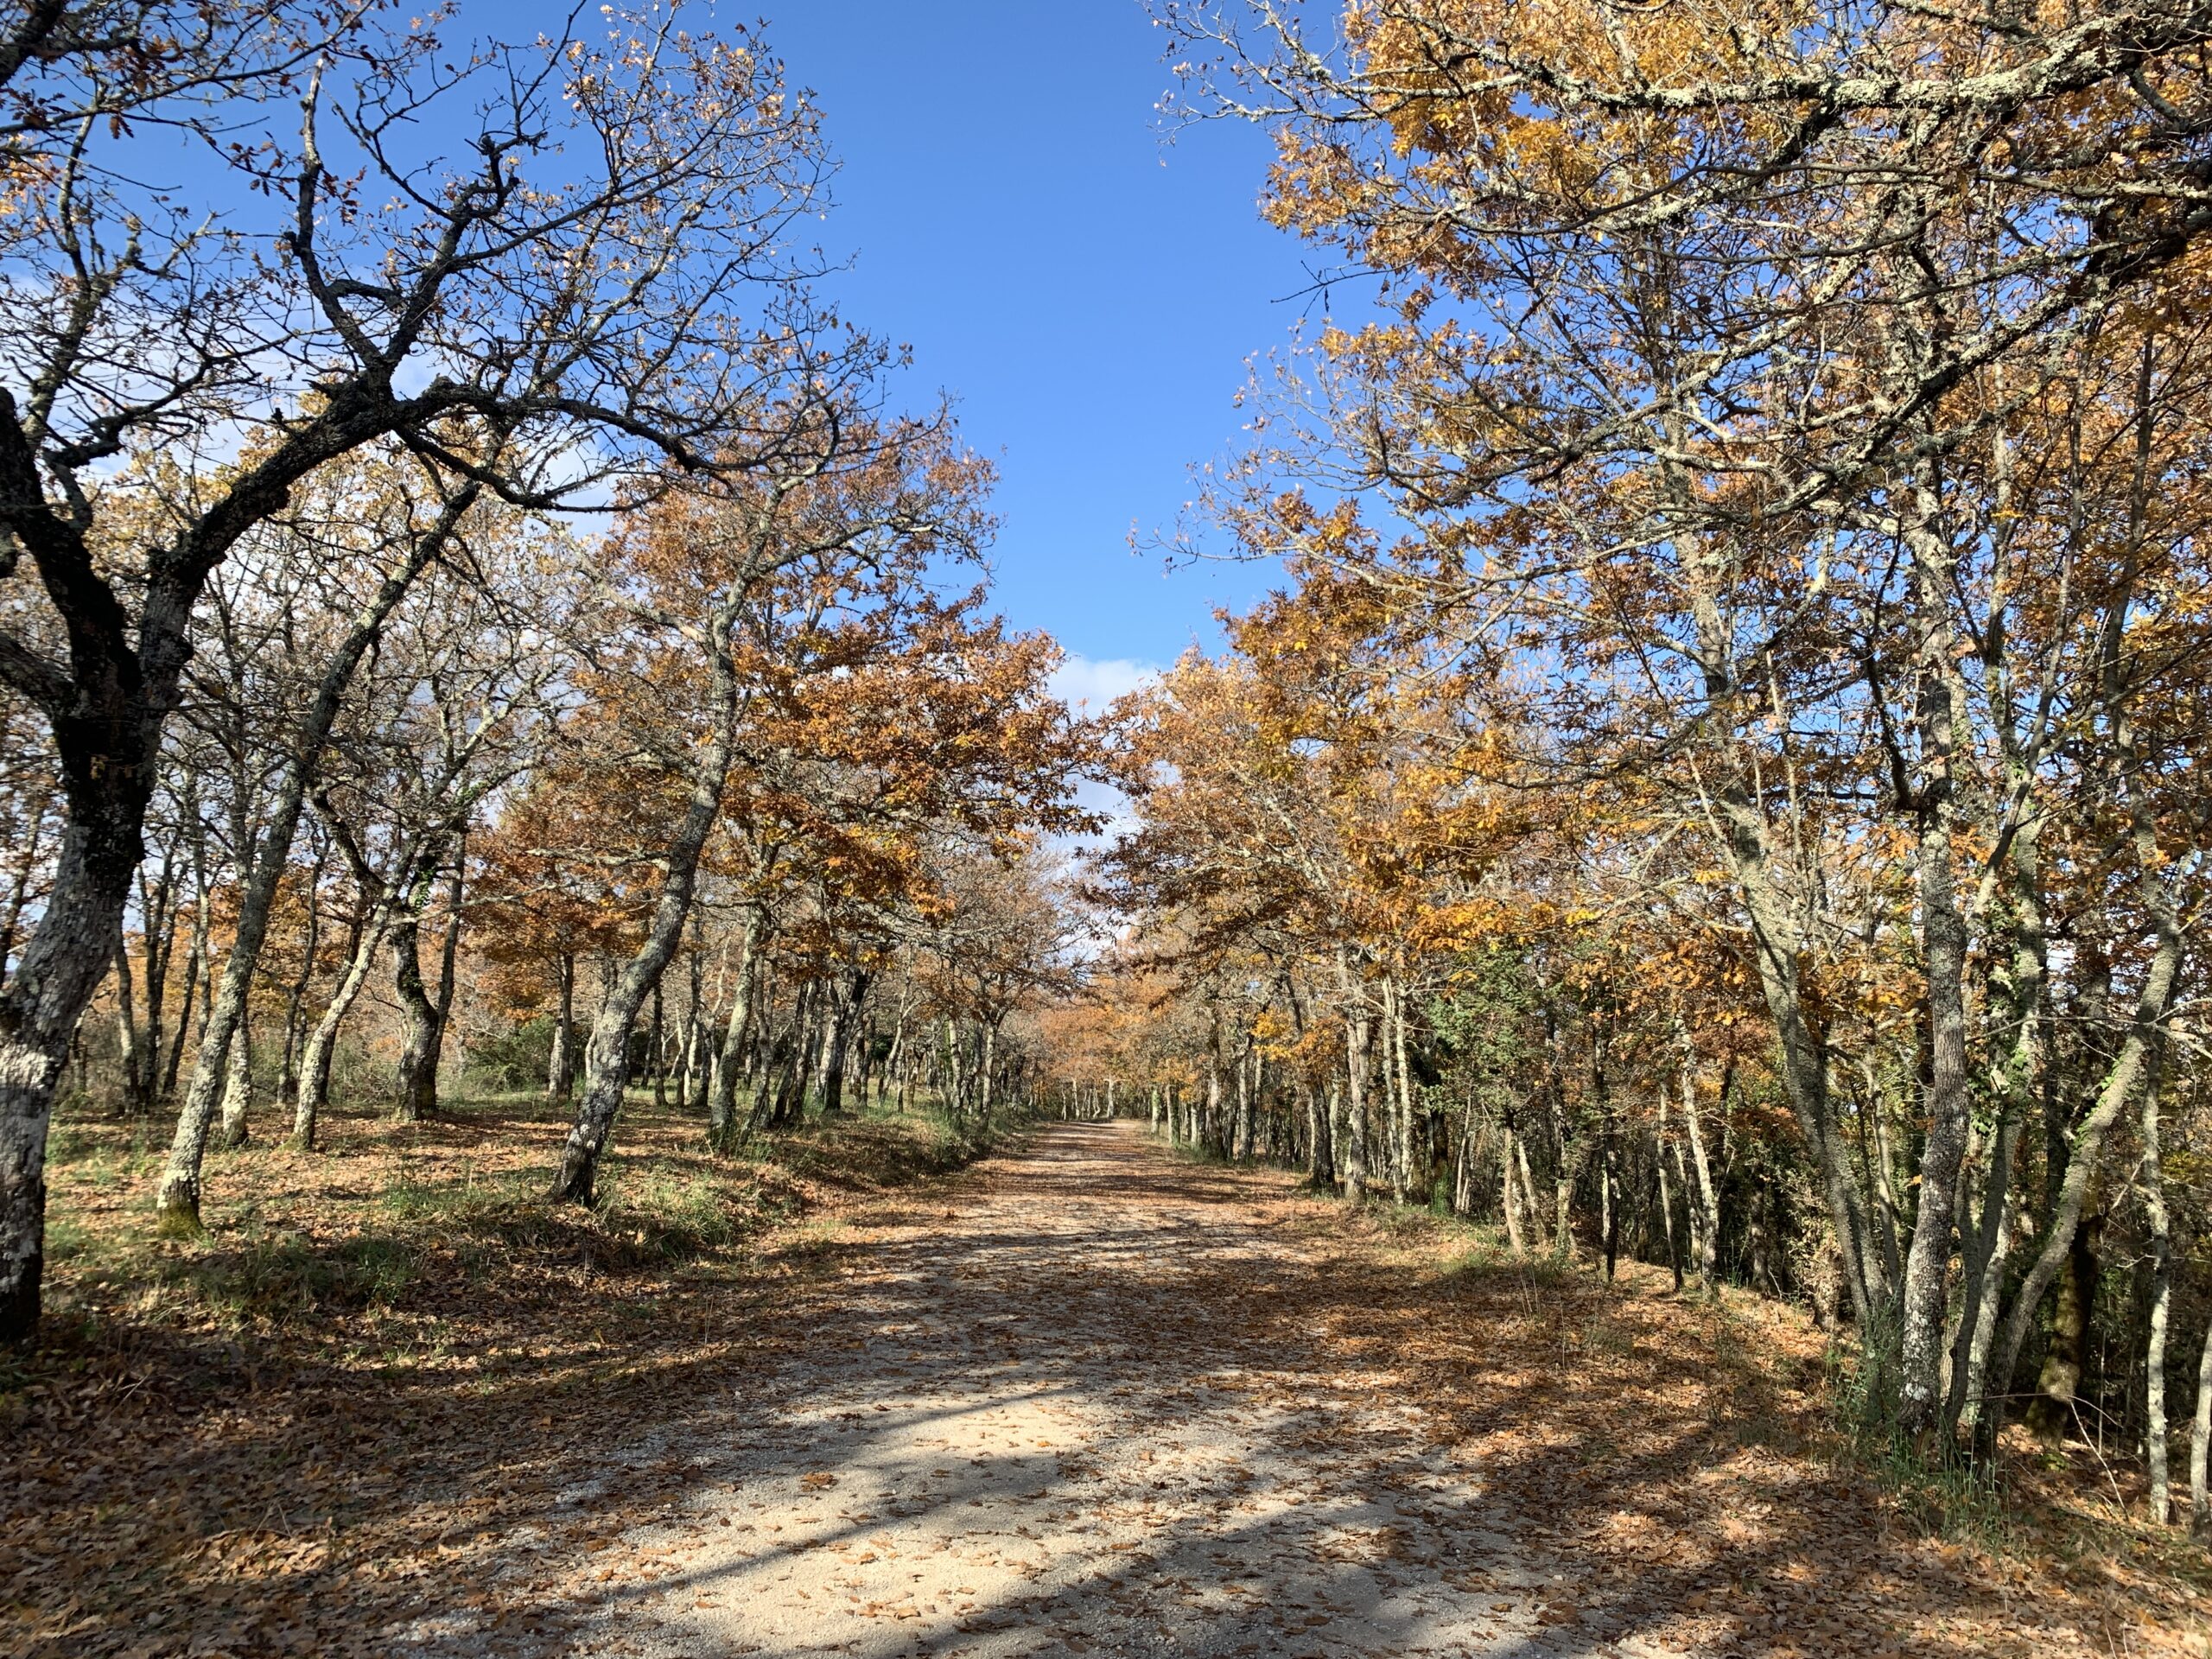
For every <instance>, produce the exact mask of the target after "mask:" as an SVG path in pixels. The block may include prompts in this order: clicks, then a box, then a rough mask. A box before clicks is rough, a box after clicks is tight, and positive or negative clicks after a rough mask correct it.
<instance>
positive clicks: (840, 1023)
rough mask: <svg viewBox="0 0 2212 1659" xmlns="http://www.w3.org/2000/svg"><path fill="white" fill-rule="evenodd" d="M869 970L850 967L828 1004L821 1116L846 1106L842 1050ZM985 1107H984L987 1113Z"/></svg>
mask: <svg viewBox="0 0 2212 1659" xmlns="http://www.w3.org/2000/svg"><path fill="white" fill-rule="evenodd" d="M867 995H868V972H867V970H866V969H859V968H855V969H853V976H852V979H851V981H850V982H849V984H848V985H847V986H846V988H845V994H844V995H843V996H842V997H840V998H838V999H836V1001H834V1002H832V1004H831V1005H830V1010H829V1036H828V1037H827V1038H826V1039H824V1040H825V1041H826V1043H827V1044H828V1051H827V1052H826V1053H825V1055H824V1057H823V1068H822V1115H823V1116H824V1117H835V1116H837V1114H839V1113H840V1112H842V1111H843V1110H844V1109H845V1052H846V1050H847V1049H849V1047H851V1046H852V1038H853V1028H854V1026H855V1022H856V1021H857V1020H859V1018H860V1008H861V999H862V998H864V997H866V996H867ZM985 1110H986V1112H987V1113H988V1106H987V1107H986V1108H985Z"/></svg>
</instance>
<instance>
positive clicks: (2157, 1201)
mask: <svg viewBox="0 0 2212 1659" xmlns="http://www.w3.org/2000/svg"><path fill="white" fill-rule="evenodd" d="M2158 1128H2159V1124H2158V1078H2156V1077H2153V1078H2152V1080H2151V1082H2150V1084H2148V1085H2147V1086H2146V1087H2145V1089H2144V1090H2143V1211H2144V1215H2145V1218H2146V1219H2147V1220H2148V1221H2149V1223H2150V1226H2151V1312H2150V1330H2149V1332H2147V1333H2146V1335H2145V1341H2144V1344H2143V1414H2144V1419H2145V1427H2144V1440H2145V1461H2146V1462H2147V1463H2148V1464H2149V1465H2150V1471H2149V1472H2150V1477H2151V1518H2152V1520H2153V1521H2155V1522H2158V1525H2160V1526H2162V1527H2163V1526H2164V1525H2165V1524H2166V1522H2168V1521H2170V1520H2171V1519H2172V1516H2173V1488H2172V1485H2171V1479H2170V1477H2169V1475H2168V1473H2167V1469H2166V1453H2167V1446H2166V1325H2167V1322H2168V1321H2169V1320H2170V1319H2171V1318H2172V1314H2173V1298H2174V1258H2173V1238H2172V1228H2171V1224H2170V1219H2169V1217H2168V1216H2167V1213H2166V1178H2165V1171H2164V1166H2163V1164H2162V1161H2161V1158H2160V1154H2159V1146H2158Z"/></svg>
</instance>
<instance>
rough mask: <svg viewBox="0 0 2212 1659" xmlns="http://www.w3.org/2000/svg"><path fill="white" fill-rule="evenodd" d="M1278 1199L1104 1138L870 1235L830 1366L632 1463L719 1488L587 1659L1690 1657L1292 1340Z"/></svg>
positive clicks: (787, 1363)
mask: <svg viewBox="0 0 2212 1659" xmlns="http://www.w3.org/2000/svg"><path fill="white" fill-rule="evenodd" d="M1283 1191H1284V1184H1283V1183H1281V1181H1279V1180H1276V1179H1272V1178H1268V1177H1255V1176H1252V1175H1250V1174H1232V1173H1227V1172H1217V1171H1213V1170H1210V1169H1206V1168H1205V1167H1202V1166H1190V1165H1185V1164H1183V1163H1181V1162H1179V1161H1178V1160H1173V1159H1172V1158H1170V1157H1169V1156H1168V1155H1167V1154H1164V1153H1163V1152H1162V1151H1160V1149H1158V1148H1157V1147H1156V1146H1154V1144H1153V1143H1152V1142H1151V1141H1148V1140H1147V1137H1146V1136H1145V1135H1143V1134H1142V1133H1141V1130H1140V1129H1139V1128H1136V1127H1135V1126H1133V1125H1127V1124H1119V1125H1081V1126H1070V1127H1065V1128H1054V1129H1052V1130H1049V1131H1046V1132H1045V1133H1043V1134H1041V1135H1039V1136H1037V1137H1036V1138H1035V1139H1034V1140H1033V1141H1032V1143H1031V1144H1030V1146H1029V1147H1028V1148H1027V1150H1026V1151H1024V1152H1022V1153H1020V1154H1016V1155H1013V1156H1009V1157H1006V1158H1002V1159H1000V1160H995V1161H994V1162H993V1163H991V1164H989V1165H987V1166H984V1167H983V1168H982V1169H981V1170H980V1171H978V1172H976V1173H973V1174H971V1175H970V1176H969V1177H968V1178H967V1179H965V1180H963V1183H962V1185H961V1188H960V1192H959V1197H958V1198H957V1201H956V1202H953V1203H951V1204H950V1205H946V1206H942V1207H932V1208H931V1209H929V1210H927V1211H925V1212H922V1213H915V1212H913V1211H911V1210H910V1211H906V1212H904V1213H894V1214H892V1215H888V1216H884V1217H878V1218H876V1223H875V1224H874V1227H873V1228H872V1231H873V1233H874V1237H873V1241H872V1244H871V1248H869V1249H868V1250H867V1251H866V1253H865V1255H864V1257H863V1259H864V1260H865V1261H867V1262H869V1263H871V1264H872V1265H870V1266H868V1267H865V1268H857V1269H855V1270H852V1271H851V1272H850V1273H849V1276H847V1277H845V1278H844V1279H843V1280H842V1282H841V1283H839V1284H837V1285H836V1287H835V1290H836V1295H835V1297H834V1300H831V1301H829V1302H826V1303H825V1305H824V1307H823V1313H822V1319H823V1322H822V1323H821V1325H819V1327H818V1328H817V1331H816V1332H814V1333H813V1339H810V1340H809V1341H808V1342H806V1343H804V1344H801V1345H800V1349H799V1351H798V1352H797V1353H795V1354H791V1355H790V1356H788V1357H785V1358H784V1359H783V1360H782V1362H781V1363H779V1364H777V1365H776V1366H775V1367H774V1368H773V1370H772V1371H770V1372H769V1373H767V1374H766V1375H760V1376H750V1377H746V1378H741V1379H735V1380H734V1387H733V1389H732V1392H731V1395H730V1396H729V1404H728V1413H727V1416H726V1418H725V1419H724V1420H723V1421H720V1422H716V1421H713V1419H712V1417H711V1416H709V1417H702V1418H694V1419H693V1420H691V1421H688V1422H687V1423H685V1424H684V1425H683V1427H681V1428H680V1429H677V1430H674V1431H671V1434H670V1435H669V1436H667V1437H665V1438H664V1439H663V1440H660V1441H658V1442H657V1443H656V1444H653V1445H652V1446H645V1447H635V1446H633V1447H631V1448H628V1451H629V1453H630V1455H631V1457H632V1459H639V1458H646V1457H650V1458H652V1459H655V1460H658V1462H659V1463H660V1464H661V1465H663V1466H665V1464H666V1463H667V1461H668V1460H669V1459H671V1458H676V1459H683V1460H685V1461H688V1462H690V1463H691V1464H692V1465H694V1466H695V1467H696V1471H697V1473H696V1483H695V1484H694V1485H693V1487H692V1491H691V1493H690V1498H689V1501H688V1502H686V1503H684V1504H683V1506H682V1507H681V1509H680V1510H677V1511H676V1512H673V1513H671V1515H670V1516H669V1517H668V1520H667V1522H666V1523H665V1524H664V1525H662V1526H658V1527H655V1528H652V1529H649V1530H646V1531H644V1532H639V1533H634V1534H632V1535H631V1536H630V1537H629V1538H628V1539H626V1541H624V1543H623V1544H621V1545H620V1546H618V1547H617V1548H616V1549H615V1550H611V1551H608V1552H607V1553H606V1556H607V1564H606V1565H605V1566H604V1567H601V1569H600V1571H599V1577H600V1579H601V1580H605V1581H607V1585H608V1587H609V1589H610V1590H611V1591H612V1593H610V1594H608V1595H607V1599H606V1600H605V1602H604V1603H603V1604H602V1605H601V1612H600V1615H599V1618H598V1620H597V1625H596V1635H595V1637H594V1639H593V1640H592V1641H591V1643H589V1645H588V1649H587V1650H588V1651H590V1652H593V1653H600V1654H608V1655H612V1654H615V1653H620V1652H625V1651H629V1652H644V1653H647V1654H657V1655H685V1656H689V1655H709V1654H712V1655H721V1654H749V1653H758V1654H767V1655H778V1656H781V1655H803V1654H830V1653H836V1654H850V1655H856V1656H893V1655H899V1656H905V1655H931V1656H939V1655H941V1656H951V1655H972V1656H976V1659H982V1656H998V1655H1014V1654H1058V1653H1077V1654H1080V1653H1085V1652H1094V1651H1095V1652H1097V1653H1100V1654H1149V1653H1177V1654H1198V1655H1213V1654H1223V1655H1232V1654H1233V1655H1243V1654H1253V1655H1258V1654H1265V1655H1301V1654H1312V1655H1320V1654H1331V1655H1340V1654H1351V1653H1370V1654H1378V1655H1380V1654H1415V1653H1436V1654H1491V1653H1497V1654H1509V1653H1510V1654H1527V1653H1534V1652H1543V1653H1557V1654H1575V1653H1594V1652H1597V1651H1599V1650H1600V1649H1602V1650H1604V1651H1606V1652H1621V1653H1638V1652H1642V1653H1658V1652H1662V1651H1665V1649H1660V1648H1657V1647H1654V1646H1647V1645H1639V1644H1637V1643H1636V1642H1635V1640H1634V1638H1633V1637H1630V1638H1629V1643H1628V1645H1625V1646H1620V1645H1615V1644H1614V1640H1613V1639H1611V1638H1616V1637H1617V1636H1618V1633H1616V1632H1609V1631H1608V1630H1605V1629H1604V1628H1603V1621H1602V1618H1601V1619H1600V1620H1599V1622H1598V1623H1595V1624H1586V1623H1585V1622H1584V1619H1583V1618H1582V1617H1581V1616H1580V1613H1579V1612H1577V1613H1569V1612H1567V1611H1566V1604H1567V1602H1568V1600H1570V1599H1571V1598H1572V1586H1567V1585H1565V1584H1564V1583H1563V1581H1562V1580H1558V1579H1555V1578H1554V1576H1553V1571H1552V1569H1550V1568H1548V1567H1545V1566H1544V1565H1543V1564H1542V1563H1541V1562H1539V1561H1537V1560H1533V1559H1532V1558H1531V1557H1530V1556H1529V1555H1528V1554H1526V1553H1525V1552H1524V1551H1522V1550H1521V1549H1518V1548H1516V1545H1515V1544H1514V1542H1513V1541H1512V1540H1511V1538H1510V1536H1508V1535H1506V1534H1505V1532H1504V1531H1503V1517H1502V1516H1498V1515H1496V1514H1494V1513H1492V1511H1491V1510H1490V1509H1489V1508H1488V1507H1486V1504H1485V1500H1484V1495H1483V1491H1482V1487H1481V1481H1480V1478H1479V1477H1480V1471H1478V1470H1477V1469H1473V1468H1471V1467H1467V1466H1465V1465H1463V1464H1460V1463H1458V1462H1455V1461H1454V1460H1453V1459H1452V1455H1451V1453H1450V1452H1448V1450H1447V1449H1446V1447H1444V1446H1440V1445H1439V1444H1436V1443H1435V1442H1434V1440H1433V1438H1432V1436H1431V1434H1430V1433H1428V1432H1427V1426H1426V1424H1425V1421H1424V1418H1423V1414H1422V1413H1421V1409H1420V1408H1418V1407H1417V1406H1415V1405H1414V1404H1412V1403H1410V1402H1406V1401H1404V1400H1402V1399H1400V1398H1397V1397H1394V1393H1393V1391H1392V1390H1390V1389H1387V1388H1384V1387H1383V1386H1381V1379H1380V1378H1379V1377H1378V1376H1375V1375H1371V1374H1369V1373H1366V1372H1364V1371H1363V1370H1361V1369H1359V1368H1358V1367H1357V1365H1356V1364H1355V1365H1351V1366H1347V1365H1346V1364H1345V1363H1344V1357H1343V1355H1342V1354H1341V1353H1339V1352H1338V1351H1337V1350H1336V1348H1335V1347H1334V1346H1333V1345H1332V1344H1329V1343H1326V1342H1324V1341H1319V1340H1316V1341H1312V1342H1299V1341H1296V1340H1287V1339H1286V1338H1287V1336H1290V1337H1294V1336H1295V1335H1296V1334H1297V1332H1299V1331H1300V1329H1301V1327H1300V1325H1299V1324H1298V1320H1299V1319H1301V1318H1302V1319H1306V1320H1308V1322H1310V1323H1313V1325H1315V1326H1316V1328H1314V1329H1313V1330H1312V1331H1311V1332H1309V1333H1308V1334H1310V1335H1311V1336H1313V1337H1314V1338H1321V1337H1325V1336H1326V1335H1327V1334H1328V1332H1327V1331H1326V1330H1325V1324H1326V1321H1327V1319H1328V1318H1329V1303H1328V1300H1327V1299H1326V1298H1316V1297H1314V1296H1313V1295H1312V1294H1311V1291H1312V1288H1313V1287H1312V1285H1311V1283H1310V1281H1311V1279H1312V1276H1313V1274H1314V1273H1315V1271H1316V1270H1317V1269H1316V1263H1315V1262H1314V1261H1313V1259H1312V1257H1311V1255H1310V1254H1309V1250H1308V1249H1307V1248H1306V1246H1304V1245H1301V1244H1300V1243H1299V1242H1297V1241H1296V1240H1295V1239H1294V1238H1293V1237H1292V1236H1290V1234H1291V1232H1292V1231H1293V1229H1292V1228H1291V1227H1290V1225H1289V1218H1290V1215H1291V1209H1292V1207H1291V1206H1289V1205H1270V1204H1269V1203H1268V1202H1267V1200H1268V1198H1270V1197H1271V1196H1273V1197H1276V1198H1280V1197H1281V1195H1282V1193H1283ZM1321 1356H1328V1358H1326V1359H1324V1358H1322V1357H1321ZM613 1478H617V1479H619V1478H620V1477H619V1476H617V1477H613ZM574 1496H575V1498H576V1499H577V1500H578V1501H580V1502H583V1501H589V1500H590V1498H591V1497H593V1496H594V1494H593V1493H591V1492H589V1491H579V1492H577V1493H575V1494H574Z"/></svg>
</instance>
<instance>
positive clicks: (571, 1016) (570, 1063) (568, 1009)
mask: <svg viewBox="0 0 2212 1659" xmlns="http://www.w3.org/2000/svg"><path fill="white" fill-rule="evenodd" d="M554 973H555V975H556V984H557V986H558V987H559V992H560V1003H559V1006H558V1008H557V1010H556V1013H555V1014H554V1017H553V1048H552V1052H550V1054H548V1055H547V1056H546V1060H545V1098H546V1099H548V1100H566V1099H567V1098H568V1097H569V1095H570V1094H572V1093H573V1092H575V1085H576V1058H575V1047H576V1039H575V1031H576V953H575V951H573V950H563V952H562V953H561V957H560V961H559V962H558V963H556V966H555V968H554Z"/></svg>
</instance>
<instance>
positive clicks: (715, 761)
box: [550, 611, 737, 1204]
mask: <svg viewBox="0 0 2212 1659" xmlns="http://www.w3.org/2000/svg"><path fill="white" fill-rule="evenodd" d="M730 616H734V611H733V612H731V613H729V614H728V616H725V617H723V618H719V619H718V620H717V622H716V626H715V630H714V632H715V638H716V639H727V636H728V629H729V617H730ZM714 678H715V696H714V721H715V725H714V737H713V740H712V741H710V742H709V744H708V746H707V747H706V750H705V751H704V753H702V754H701V755H700V756H699V757H698V760H696V765H695V770H694V771H693V772H692V776H691V780H690V799H689V800H688V802H687V803H686V804H685V807H684V812H683V818H682V820H681V821H680V822H679V823H677V828H676V832H675V834H674V835H673V836H671V839H670V842H669V846H668V849H667V863H666V866H665V871H666V873H665V874H664V876H663V878H662V880H661V889H660V895H659V897H658V899H655V900H654V903H653V911H652V920H651V922H650V923H649V924H648V925H647V926H646V929H645V938H644V939H643V940H642V941H641V942H640V943H639V946H638V950H637V952H636V954H635V955H633V956H632V957H631V958H630V960H629V963H627V964H626V966H625V967H624V968H623V969H622V972H621V974H620V976H619V977H618V978H617V979H616V981H615V982H614V983H613V985H611V986H609V987H608V989H607V1001H606V1002H605V1004H604V1005H603V1006H602V1007H601V1009H600V1014H599V1018H598V1020H596V1021H595V1022H594V1026H593V1028H592V1033H591V1042H590V1044H589V1046H588V1047H587V1048H586V1050H585V1052H584V1065H585V1077H584V1091H583V1098H582V1101H581V1102H580V1103H578V1105H577V1108H576V1121H575V1124H574V1126H573V1127H572V1128H570V1129H569V1138H568V1141H567V1143H566V1145H565V1146H564V1147H563V1148H562V1153H561V1164H560V1167H559V1169H558V1170H557V1171H556V1173H555V1174H554V1177H553V1186H552V1192H551V1194H550V1196H551V1197H552V1198H554V1199H555V1200H556V1202H558V1201H566V1202H569V1203H574V1204H589V1203H590V1202H591V1199H592V1189H593V1184H594V1181H595V1180H596V1179H597V1178H598V1174H599V1160H600V1159H601V1156H602V1155H604V1154H605V1152H606V1150H607V1135H608V1134H609V1133H610V1132H611V1131H612V1130H613V1127H614V1115H615V1113H616V1111H617V1110H618V1109H620V1106H621V1104H622V1090H623V1088H624V1086H625V1085H626V1084H627V1083H628V1082H629V1080H630V1033H631V1031H632V1028H633V1027H635V1026H636V1025H637V1022H638V1010H639V1008H640V1007H643V1006H644V1005H645V998H646V996H647V995H649V994H650V993H651V992H652V988H653V987H654V986H656V985H658V984H659V983H660V976H661V972H662V970H663V969H665V968H666V967H667V966H668V963H669V958H670V957H672V956H674V955H675V954H676V947H677V944H678V943H680V942H681V940H682V939H683V924H684V921H685V919H686V918H688V917H689V916H690V912H691V895H692V892H693V889H694V887H695V885H696V881H697V878H698V873H699V855H700V853H701V852H702V849H704V848H705V846H706V844H707V837H708V836H709V833H710V832H711V831H712V830H713V829H714V827H715V819H716V818H717V817H720V816H721V799H722V789H723V786H724V785H725V783H726V782H727V781H728V776H729V766H730V748H731V743H732V741H733V734H732V727H733V725H734V721H735V718H736V709H737V684H736V675H735V671H734V668H733V667H732V665H731V664H730V661H729V658H728V656H727V655H725V654H723V653H722V652H719V651H718V652H716V653H715V663H714Z"/></svg>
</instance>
